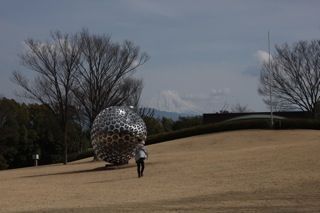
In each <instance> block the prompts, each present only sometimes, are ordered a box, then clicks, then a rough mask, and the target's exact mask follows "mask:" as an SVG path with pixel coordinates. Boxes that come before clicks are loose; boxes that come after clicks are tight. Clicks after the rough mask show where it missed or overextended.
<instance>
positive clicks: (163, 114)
mask: <svg viewBox="0 0 320 213" xmlns="http://www.w3.org/2000/svg"><path fill="white" fill-rule="evenodd" d="M147 109H150V110H154V115H153V116H154V117H155V118H160V119H161V118H171V119H172V120H174V121H176V120H179V117H191V116H197V115H200V114H195V113H178V112H167V111H162V110H157V109H154V108H147Z"/></svg>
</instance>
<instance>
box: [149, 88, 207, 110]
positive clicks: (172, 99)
mask: <svg viewBox="0 0 320 213" xmlns="http://www.w3.org/2000/svg"><path fill="white" fill-rule="evenodd" d="M144 105H145V106H146V107H150V108H155V109H158V110H161V111H166V112H177V113H186V114H200V113H201V112H200V111H199V109H198V108H197V107H196V106H195V104H193V103H192V102H191V101H188V100H184V99H183V98H181V96H180V95H179V94H178V93H177V92H175V91H171V90H166V91H162V92H161V93H160V94H159V95H158V96H156V97H154V98H152V99H150V100H149V101H146V102H145V104H144Z"/></svg>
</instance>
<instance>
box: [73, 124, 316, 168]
mask: <svg viewBox="0 0 320 213" xmlns="http://www.w3.org/2000/svg"><path fill="white" fill-rule="evenodd" d="M273 128H274V129H320V121H319V120H312V119H284V120H277V119H276V120H274V126H273ZM244 129H271V127H270V120H268V119H251V120H235V121H229V122H220V123H214V124H207V125H200V126H196V127H193V128H187V129H183V130H178V131H173V132H168V133H161V134H157V135H151V136H149V137H148V139H147V141H146V144H147V145H150V144H156V143H161V142H164V141H170V140H175V139H179V138H185V137H190V136H195V135H202V134H209V133H215V132H224V131H233V130H244ZM92 156H93V150H92V149H89V150H88V151H86V152H82V153H80V154H70V155H69V162H71V161H75V160H80V159H83V158H88V157H92Z"/></svg>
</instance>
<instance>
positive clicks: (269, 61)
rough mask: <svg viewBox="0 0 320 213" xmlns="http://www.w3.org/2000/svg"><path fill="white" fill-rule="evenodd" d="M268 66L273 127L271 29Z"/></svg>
mask: <svg viewBox="0 0 320 213" xmlns="http://www.w3.org/2000/svg"><path fill="white" fill-rule="evenodd" d="M268 52H269V58H268V66H269V87H270V88H269V92H270V94H269V95H270V122H271V128H273V103H272V77H273V76H272V68H271V56H270V31H268Z"/></svg>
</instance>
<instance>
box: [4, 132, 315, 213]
mask: <svg viewBox="0 0 320 213" xmlns="http://www.w3.org/2000/svg"><path fill="white" fill-rule="evenodd" d="M148 149H149V152H150V159H149V160H148V161H146V171H145V176H144V177H143V178H140V179H139V178H137V176H136V168H135V164H134V162H133V161H130V164H129V165H127V166H124V167H120V168H112V167H109V168H108V167H104V165H105V164H104V162H92V161H91V159H86V160H83V161H79V162H75V163H72V164H69V165H67V166H64V165H50V166H40V167H38V168H24V169H15V170H8V171H1V172H0V192H1V193H0V212H19V211H28V212H60V213H63V212H80V213H81V212H320V153H319V152H320V131H313V130H295V131H266V130H261V131H256V130H251V131H235V132H227V133H218V134H211V135H203V136H197V137H190V138H185V139H180V140H175V141H171V142H168V143H162V144H156V145H152V146H149V147H148Z"/></svg>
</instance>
